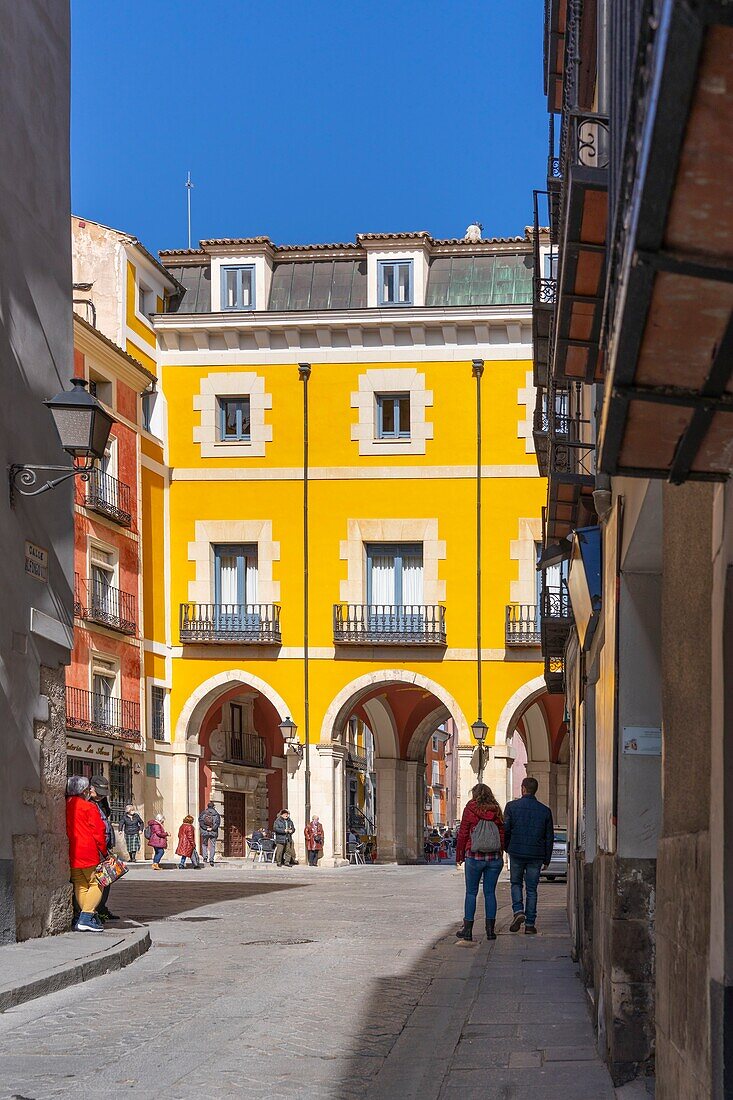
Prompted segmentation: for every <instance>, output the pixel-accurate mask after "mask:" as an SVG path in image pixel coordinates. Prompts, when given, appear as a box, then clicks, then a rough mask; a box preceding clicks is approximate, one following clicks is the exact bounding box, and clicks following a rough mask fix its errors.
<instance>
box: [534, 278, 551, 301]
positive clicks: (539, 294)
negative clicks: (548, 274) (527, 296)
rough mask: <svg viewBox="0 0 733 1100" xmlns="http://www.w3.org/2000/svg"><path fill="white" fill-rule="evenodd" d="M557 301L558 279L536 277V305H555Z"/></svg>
mask: <svg viewBox="0 0 733 1100" xmlns="http://www.w3.org/2000/svg"><path fill="white" fill-rule="evenodd" d="M556 301H557V279H540V278H538V277H537V276H535V278H534V299H533V304H534V305H536V306H554V304H555V302H556Z"/></svg>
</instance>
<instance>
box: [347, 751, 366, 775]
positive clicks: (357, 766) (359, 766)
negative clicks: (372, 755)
mask: <svg viewBox="0 0 733 1100" xmlns="http://www.w3.org/2000/svg"><path fill="white" fill-rule="evenodd" d="M346 766H347V768H353V769H354V771H357V772H365V771H366V770H367V758H366V753H363V752H359V751H358V749H352V748H350V749H349V750H348V751H347V753H346Z"/></svg>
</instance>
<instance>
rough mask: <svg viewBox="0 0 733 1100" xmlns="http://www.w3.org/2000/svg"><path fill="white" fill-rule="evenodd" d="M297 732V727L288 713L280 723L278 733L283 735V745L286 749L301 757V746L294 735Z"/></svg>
mask: <svg viewBox="0 0 733 1100" xmlns="http://www.w3.org/2000/svg"><path fill="white" fill-rule="evenodd" d="M297 732H298V727H297V726H296V724H295V722H294V721H293V719H292V718H291V717H290V715H288V717H287V718H286V719H285V720H284V721H283V722H281V723H280V733H281V734H282V736H283V742H284V744H285V747H286V748H287V749H289V750H290V752H293V753H295V755H296V756H299V757H301V758H302V756H303V746H302V745H301V743H300V741H299V740H298V738H297V737H296V734H297Z"/></svg>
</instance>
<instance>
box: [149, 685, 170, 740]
mask: <svg viewBox="0 0 733 1100" xmlns="http://www.w3.org/2000/svg"><path fill="white" fill-rule="evenodd" d="M150 732H151V733H152V735H153V740H154V741H165V740H166V734H165V688H163V687H160V686H159V685H158V684H153V686H152V687H151V689H150Z"/></svg>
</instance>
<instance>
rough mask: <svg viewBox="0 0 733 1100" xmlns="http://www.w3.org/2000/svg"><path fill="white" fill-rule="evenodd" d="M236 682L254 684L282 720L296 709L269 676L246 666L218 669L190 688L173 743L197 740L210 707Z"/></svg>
mask: <svg viewBox="0 0 733 1100" xmlns="http://www.w3.org/2000/svg"><path fill="white" fill-rule="evenodd" d="M235 684H242V686H243V687H249V688H254V690H255V691H257V692H259V694H260V695H263V696H264V697H265V699H267V700H268V702H270V703H272V705H273V707H274V708H275V710H276V712H277V715H278V718H279V719H280V720H281V721H282V720H283V718H285V717H286V716H287V715H289V714H292V713H293V710H292V707H289V706H288V704H287V703H286V702H285V700H284V699H283V698H282V696H281V695H278V693H277V692H276V691H275V689H274V688H272V687H271V686H270V685H269V684H268V683H267V681H266V680H262V679H260V677H259V676H255V675H253V674H252V673H251V672H245V671H244V669H241V668H232V669H229V670H228V671H227V672H218V673H217V674H216V675H215V676H211V677H210V678H209V679H208V680H204V682H203V683H202V684H199V686H198V687H197V688H196V689H195V690H194V691H192V692H191V694H190V695H189V697H188V699H187V700H186V702H185V703H184V704H183V707H182V709H181V713H180V714H179V716H178V720H177V722H176V733H175V737H174V744H175V742H178V743H179V744H181V743H185V742H186V741H187V740H189V741H194V742H196V741H197V740H198V735H199V732H200V726H201V722H202V721H203V719H204V717H205V715H206V713H207V711H208V710H209V708H210V707H211V706H212V704H213V703H215V702H216V700H217V699H218V698H220V697H221V696H222V695H225V694H226V692H227V691H229V690H230V688H231V687H233V686H234V685H235ZM158 747H159V744H157V745H156V749H157V748H158ZM174 751H175V750H174ZM186 751H187V754H188V755H198V756H200V755H201V754H200V753H196V752H194V749H193V748H192V747H187V750H186Z"/></svg>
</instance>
